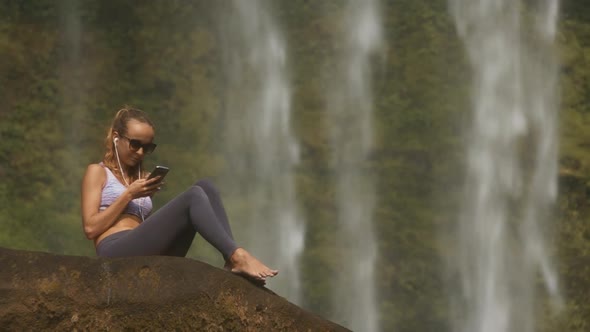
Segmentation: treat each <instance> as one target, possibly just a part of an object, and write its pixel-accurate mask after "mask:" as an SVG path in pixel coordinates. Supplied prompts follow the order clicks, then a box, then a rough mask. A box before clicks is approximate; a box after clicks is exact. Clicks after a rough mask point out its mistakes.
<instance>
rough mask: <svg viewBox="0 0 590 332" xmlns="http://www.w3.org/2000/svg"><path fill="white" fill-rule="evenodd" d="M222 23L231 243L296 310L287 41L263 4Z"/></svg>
mask: <svg viewBox="0 0 590 332" xmlns="http://www.w3.org/2000/svg"><path fill="white" fill-rule="evenodd" d="M224 17H227V18H228V19H227V20H224V26H225V30H224V31H225V32H224V33H223V36H224V38H225V43H224V54H225V55H224V59H225V61H224V62H225V67H226V68H227V69H228V72H227V75H226V77H227V82H226V91H227V94H228V95H227V98H225V100H226V102H227V104H226V105H225V106H224V109H225V112H226V113H227V114H226V117H225V119H224V126H225V128H224V129H223V131H224V135H225V140H226V142H225V154H226V160H227V161H228V164H229V166H228V167H229V169H228V172H227V176H226V177H225V178H226V182H225V184H224V186H225V187H226V188H227V189H228V192H232V191H233V194H232V198H231V201H233V202H234V207H235V211H237V212H236V213H235V215H234V218H233V220H235V223H238V225H237V227H239V228H240V232H239V234H238V236H237V240H238V242H239V243H240V244H242V243H243V244H244V245H245V246H246V247H247V248H248V249H249V250H250V251H251V252H253V253H254V254H255V255H256V256H258V257H259V258H261V259H262V260H263V261H264V262H265V263H266V264H268V265H270V266H271V267H273V268H278V269H279V270H280V277H277V278H274V279H273V280H271V281H269V283H268V285H269V287H271V288H272V289H273V290H275V291H277V292H278V293H279V294H281V295H282V296H284V297H286V298H287V299H289V300H290V301H291V302H294V303H299V302H300V293H301V291H300V278H299V264H298V259H299V256H300V254H301V252H302V250H303V246H304V243H303V242H304V239H303V234H304V224H303V220H302V219H301V218H300V216H299V214H298V207H297V198H296V195H295V186H294V167H295V166H296V165H297V163H298V160H299V147H298V143H297V141H296V140H295V138H294V136H293V134H292V133H291V123H290V118H291V114H290V112H291V107H290V106H291V100H290V98H291V91H290V85H289V77H288V63H287V54H286V46H285V42H284V39H283V37H282V36H281V33H280V28H279V26H278V25H277V24H276V23H275V21H274V20H273V17H272V15H271V12H270V7H269V2H266V1H264V0H251V1H243V0H235V1H233V2H232V8H231V9H229V10H228V11H225V12H224ZM232 188H233V189H232Z"/></svg>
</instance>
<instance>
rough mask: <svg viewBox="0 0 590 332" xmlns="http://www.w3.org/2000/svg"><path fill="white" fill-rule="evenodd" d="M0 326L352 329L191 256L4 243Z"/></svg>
mask: <svg viewBox="0 0 590 332" xmlns="http://www.w3.org/2000/svg"><path fill="white" fill-rule="evenodd" d="M277 277H280V275H279V276H277ZM0 327H2V329H3V330H10V331H24V330H27V331H31V330H33V331H44V330H68V331H73V330H93V331H96V330H114V331H119V330H141V331H154V330H157V331H160V330H166V331H171V330H179V331H348V330H347V329H345V328H343V327H341V326H339V325H337V324H334V323H332V322H330V321H327V320H325V319H322V318H321V317H319V316H317V315H315V314H312V313H310V312H308V311H305V310H303V309H301V308H299V307H297V306H296V305H294V304H291V303H289V302H288V301H287V300H285V299H284V298H282V297H280V296H278V295H276V294H274V293H273V292H271V291H270V290H268V289H266V288H262V287H258V286H255V285H253V284H252V283H250V282H249V281H247V280H245V279H244V278H241V277H239V276H236V275H234V274H232V273H230V272H227V271H224V270H222V269H218V268H215V267H212V266H210V265H208V264H205V263H202V262H199V261H195V260H192V259H186V258H177V257H160V256H158V257H156V256H154V257H130V258H114V259H107V258H94V257H92V258H91V257H79V256H63V255H54V254H48V253H42V252H30V251H17V250H10V249H4V248H0Z"/></svg>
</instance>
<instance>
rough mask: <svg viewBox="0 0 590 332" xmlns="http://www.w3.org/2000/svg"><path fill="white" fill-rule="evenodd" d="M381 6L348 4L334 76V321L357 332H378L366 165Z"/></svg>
mask: <svg viewBox="0 0 590 332" xmlns="http://www.w3.org/2000/svg"><path fill="white" fill-rule="evenodd" d="M377 13H378V3H377V1H369V0H366V1H350V2H349V3H348V8H347V12H346V15H345V17H344V20H343V26H344V31H343V38H344V40H343V41H344V47H343V52H342V53H341V54H338V55H337V56H338V57H340V59H339V61H341V62H340V63H338V66H339V67H337V68H338V70H337V71H336V73H331V75H333V78H334V81H333V82H332V85H331V90H330V92H329V94H328V97H329V120H328V121H329V123H330V125H329V127H330V130H331V146H332V149H333V166H334V168H335V176H336V180H335V181H336V206H337V213H338V215H337V219H338V223H339V226H340V227H339V229H338V230H337V231H336V232H335V234H334V236H336V238H338V239H339V240H338V241H339V243H341V244H342V248H339V250H340V253H341V255H342V257H343V261H344V263H343V266H342V267H341V268H340V269H339V271H338V276H337V277H336V278H335V280H336V285H335V288H334V292H333V293H334V294H333V296H334V297H333V308H334V312H335V314H334V317H332V319H334V320H335V321H336V322H339V323H340V324H343V325H345V326H347V327H349V328H351V329H352V330H354V331H368V332H370V331H377V330H379V324H378V308H377V304H376V300H375V280H374V279H375V261H376V258H377V248H376V242H375V236H374V234H373V226H372V224H373V209H374V201H375V198H374V195H375V194H374V192H375V189H374V183H373V180H372V179H371V177H370V174H368V172H367V167H366V162H367V157H368V154H369V152H370V150H371V148H372V145H373V125H372V111H373V98H372V89H371V75H370V70H371V56H373V55H375V53H376V52H377V51H378V50H379V47H380V45H381V39H382V37H381V33H382V32H381V26H380V21H379V16H378V14H377Z"/></svg>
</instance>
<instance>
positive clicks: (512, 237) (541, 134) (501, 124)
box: [450, 0, 559, 332]
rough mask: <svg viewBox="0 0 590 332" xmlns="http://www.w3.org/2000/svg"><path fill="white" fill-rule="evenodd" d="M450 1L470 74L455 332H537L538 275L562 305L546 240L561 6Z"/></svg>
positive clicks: (540, 0) (553, 186) (552, 190)
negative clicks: (470, 104) (470, 106)
mask: <svg viewBox="0 0 590 332" xmlns="http://www.w3.org/2000/svg"><path fill="white" fill-rule="evenodd" d="M525 3H526V4H528V5H526V7H525ZM450 4H451V6H450V8H451V12H452V14H453V16H454V19H455V23H456V26H457V30H458V33H459V35H460V37H461V38H462V39H463V41H464V43H465V45H466V49H467V53H468V55H469V59H470V61H471V64H472V67H473V75H474V79H473V82H474V83H473V102H474V105H473V123H472V128H471V136H470V140H469V146H468V151H467V152H468V153H467V156H468V160H467V198H466V200H465V207H464V209H463V211H462V216H461V218H460V227H459V235H458V236H459V241H458V243H459V248H458V249H459V253H458V255H457V256H456V257H455V259H456V262H455V264H456V268H457V271H458V276H459V277H460V283H461V290H462V293H461V296H457V298H456V299H455V300H454V302H455V304H456V305H457V306H456V307H455V308H456V309H457V311H458V313H459V315H461V316H462V318H461V320H458V322H457V330H458V331H465V332H477V331H480V332H503V331H518V332H528V331H534V330H535V321H536V317H535V316H536V309H537V307H538V305H539V303H538V301H536V299H537V296H536V294H535V290H536V289H537V283H536V281H537V275H538V274H540V276H542V280H543V282H544V286H545V288H546V290H547V291H548V293H549V294H550V295H551V296H552V298H553V299H559V291H558V280H557V276H556V274H555V271H554V270H553V268H552V264H551V262H550V258H549V251H550V250H549V249H548V247H547V244H546V241H545V240H544V233H545V232H546V230H547V227H548V222H549V220H550V219H551V210H552V206H553V203H554V201H555V198H556V195H557V183H556V175H557V128H556V111H557V104H558V93H557V73H558V72H557V69H558V68H557V62H556V58H555V54H554V38H555V33H556V20H557V16H558V15H557V13H558V6H559V4H558V0H537V1H526V2H525V1H521V0H451V1H450Z"/></svg>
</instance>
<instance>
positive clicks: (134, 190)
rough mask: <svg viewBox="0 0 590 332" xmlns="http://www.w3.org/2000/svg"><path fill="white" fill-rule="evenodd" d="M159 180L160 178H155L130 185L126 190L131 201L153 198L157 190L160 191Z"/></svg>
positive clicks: (139, 180) (160, 184) (136, 181)
mask: <svg viewBox="0 0 590 332" xmlns="http://www.w3.org/2000/svg"><path fill="white" fill-rule="evenodd" d="M160 179H161V177H160V176H156V177H155V178H153V179H149V180H148V179H138V180H135V181H134V182H133V183H131V184H130V185H129V187H127V190H128V191H129V194H130V195H131V197H132V198H133V199H136V198H140V197H147V196H153V195H154V194H155V193H156V192H158V190H160V186H162V184H163V183H162V182H160Z"/></svg>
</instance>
